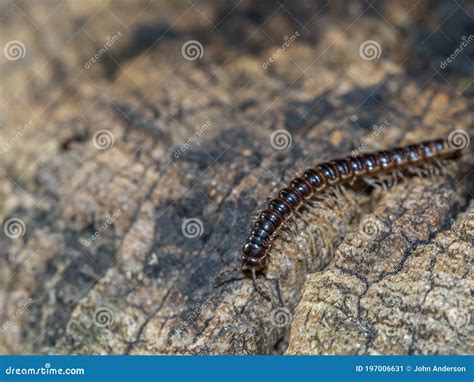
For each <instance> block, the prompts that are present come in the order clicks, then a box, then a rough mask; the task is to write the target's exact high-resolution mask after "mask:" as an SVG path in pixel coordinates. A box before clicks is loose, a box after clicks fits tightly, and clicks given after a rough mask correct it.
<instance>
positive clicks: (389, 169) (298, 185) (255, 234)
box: [241, 139, 460, 299]
mask: <svg viewBox="0 0 474 382" xmlns="http://www.w3.org/2000/svg"><path fill="white" fill-rule="evenodd" d="M459 152H460V149H459V148H458V147H452V146H451V145H450V144H449V143H448V140H443V139H438V140H433V141H425V142H422V143H419V144H412V145H408V146H405V147H399V148H394V149H390V150H386V151H378V152H374V153H367V154H362V155H358V156H351V157H346V158H343V159H336V160H332V161H329V162H324V163H320V164H318V165H316V166H315V167H314V168H309V169H307V170H306V171H304V172H303V174H302V175H300V176H297V177H296V178H294V179H293V180H291V181H290V183H289V184H288V186H287V187H285V188H283V189H281V190H280V191H279V192H278V196H277V197H276V198H274V199H272V200H271V201H270V202H269V203H268V205H267V207H266V209H264V210H263V211H261V212H260V214H259V215H258V218H257V220H256V222H255V223H254V225H253V227H252V229H251V231H250V234H249V235H248V237H247V240H246V241H245V244H244V246H243V249H242V268H241V269H242V270H244V271H245V270H250V271H252V275H253V280H254V285H255V288H256V289H257V290H259V292H260V293H261V294H262V295H263V296H264V297H266V298H267V299H269V298H268V296H266V295H265V293H263V292H262V291H261V290H260V288H259V287H258V285H257V283H256V276H255V273H256V271H260V270H262V269H264V268H265V266H266V265H267V262H268V258H269V251H270V248H271V246H272V241H273V239H274V238H275V236H276V234H277V233H278V231H279V229H280V228H281V227H283V226H284V223H285V222H286V221H287V220H288V217H290V216H292V215H293V213H294V212H296V211H297V210H298V209H299V208H301V207H302V206H303V205H305V203H306V202H307V201H308V200H309V199H311V198H312V197H313V196H315V195H316V194H318V193H322V192H323V191H324V190H326V189H328V188H330V187H337V186H338V185H342V184H347V183H349V184H352V183H354V182H355V181H357V180H364V179H365V178H367V177H374V176H378V175H380V174H390V173H400V172H403V171H406V170H410V169H414V168H416V167H420V166H423V165H426V164H430V163H433V162H435V161H437V160H443V159H454V158H456V157H457V156H458V154H459Z"/></svg>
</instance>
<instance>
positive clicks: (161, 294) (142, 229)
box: [0, 0, 474, 354]
mask: <svg viewBox="0 0 474 382" xmlns="http://www.w3.org/2000/svg"><path fill="white" fill-rule="evenodd" d="M257 3H258V4H257ZM104 4H105V5H104ZM0 15H1V17H2V23H1V25H0V42H1V46H2V47H3V46H5V45H6V44H7V43H8V42H10V41H12V40H19V41H21V42H22V43H23V44H24V46H25V48H26V54H25V56H24V57H23V58H20V59H18V60H11V59H6V57H5V53H4V56H2V57H1V61H0V71H1V82H0V85H1V89H2V91H1V92H0V97H1V98H0V105H1V106H0V113H1V114H0V115H1V130H0V148H1V151H0V155H1V163H2V166H1V168H0V212H1V216H2V223H3V226H4V230H2V232H1V233H0V234H1V236H0V325H1V326H0V329H1V332H0V352H1V353H44V352H46V353H80V354H85V353H87V354H90V353H91V354H98V353H101V354H110V353H111V354H124V353H125V354H157V353H172V354H181V353H192V354H202V353H204V354H209V353H225V354H261V353H265V354H282V353H285V352H286V353H287V354H294V353H298V354H299V353H305V354H320V353H334V354H363V353H370V354H372V353H382V354H392V353H400V354H407V353H423V354H428V353H448V354H451V353H463V354H464V353H473V349H474V348H473V343H472V330H473V319H472V312H473V309H474V305H473V300H472V293H473V290H474V285H473V281H472V280H473V278H472V268H471V265H472V260H473V226H472V224H473V210H472V208H473V204H472V200H471V199H472V193H473V185H472V172H473V168H472V144H471V146H469V147H468V148H467V149H466V150H465V151H466V155H465V156H464V158H463V160H460V161H458V163H457V164H456V165H453V166H450V167H448V168H447V171H446V173H445V175H439V176H433V177H430V178H422V177H419V176H412V177H409V178H407V179H406V180H405V181H404V182H403V183H401V184H398V185H396V186H395V187H393V188H391V189H389V190H387V191H384V190H382V189H376V190H373V189H371V188H363V187H354V188H349V189H347V190H346V192H345V194H344V198H341V197H338V198H337V203H334V200H332V201H331V200H330V201H329V202H330V203H332V205H331V206H320V207H315V208H312V209H305V210H303V211H302V212H301V217H300V218H298V220H297V221H296V223H295V227H293V231H294V233H293V234H291V233H290V234H289V235H284V234H282V235H281V236H280V237H279V238H278V239H277V240H276V242H275V245H274V250H273V251H272V255H273V256H272V260H271V263H270V265H269V267H268V269H267V270H266V271H265V273H264V274H263V275H260V276H259V282H260V283H261V284H262V287H263V288H265V289H266V290H267V291H268V293H270V294H271V295H272V297H273V299H272V302H271V303H270V302H267V301H265V300H264V299H263V298H262V296H261V295H259V294H258V293H256V291H255V290H254V288H253V285H252V282H251V280H250V279H249V278H242V276H241V275H238V274H237V276H238V277H237V279H235V280H232V278H229V277H228V278H227V280H230V281H229V282H225V283H223V284H222V285H220V286H219V287H217V288H214V287H213V284H214V279H215V277H216V276H218V275H219V274H220V273H221V272H222V271H224V270H226V269H229V268H231V267H233V266H238V265H239V257H240V256H239V251H240V248H241V245H242V242H243V241H244V239H245V235H246V234H247V233H248V230H249V225H250V221H251V217H252V215H253V213H254V212H255V211H256V210H257V209H258V208H259V207H262V206H263V205H264V203H265V202H266V197H267V196H269V195H271V194H272V193H274V192H275V191H276V190H277V189H278V188H280V187H282V185H283V184H284V182H285V181H287V180H288V179H290V178H291V177H293V176H294V175H295V174H296V173H297V172H298V171H299V170H301V169H302V168H305V167H309V166H312V165H314V164H315V163H317V162H319V161H322V160H325V159H331V158H335V157H339V156H343V155H348V154H350V153H351V151H352V150H375V149H380V148H384V147H389V146H394V145H400V144H407V143H411V142H416V141H420V140H423V139H429V138H436V137H444V136H447V135H448V134H449V133H450V132H451V131H452V130H453V129H455V128H461V129H464V131H466V132H468V134H471V135H472V89H469V84H470V82H471V81H472V79H471V78H470V77H469V75H470V74H472V66H470V61H469V59H468V56H469V55H470V54H471V53H472V46H473V45H469V46H468V47H467V48H465V49H464V50H463V53H462V54H459V55H457V57H456V58H455V59H454V60H453V61H452V63H450V64H449V65H448V66H447V67H446V68H445V69H441V68H440V62H442V61H443V60H445V58H446V57H449V56H450V55H451V54H452V53H453V51H454V50H455V49H456V48H457V47H458V46H459V43H460V42H461V41H462V40H461V37H462V36H463V35H465V36H466V35H467V36H469V33H468V28H469V27H470V26H472V17H471V16H472V9H469V6H468V5H467V4H463V5H462V6H458V5H457V4H452V3H450V2H440V3H439V4H438V5H436V6H434V5H433V4H428V3H424V2H420V3H418V4H417V5H416V6H413V5H412V2H408V1H407V2H403V1H402V2H383V3H379V2H375V3H373V4H371V3H367V2H365V1H361V2H353V3H351V4H349V5H347V3H346V2H341V3H339V2H331V3H326V2H321V3H318V2H308V3H306V2H305V1H301V2H288V3H287V4H284V6H282V5H281V4H275V3H274V2H273V1H268V2H267V1H261V2H260V1H259V2H253V1H240V2H235V3H232V2H229V1H222V2H216V1H199V2H192V3H189V2H187V1H186V2H182V3H180V2H152V3H148V2H140V1H137V2H128V1H114V2H113V3H97V2H94V1H90V2H89V1H81V2H77V1H72V0H71V1H68V0H66V1H65V2H59V1H58V2H57V3H54V2H51V4H46V3H42V2H29V1H26V2H18V3H10V2H6V1H2V2H1V3H0ZM437 28H438V29H437ZM119 32H120V34H118V33H119ZM295 32H298V35H296V38H295V39H293V38H292V37H291V36H295ZM107 36H109V37H110V39H109V41H114V42H113V44H112V46H111V47H110V48H108V49H107V51H106V52H105V53H104V54H100V57H99V59H98V60H97V62H95V63H92V65H89V67H86V66H87V63H88V62H89V60H90V59H91V57H93V56H94V55H95V54H96V53H98V52H99V51H100V49H101V48H103V46H104V44H105V43H106V41H107V39H106V38H107ZM114 36H118V38H116V39H115V37H114ZM285 36H286V37H287V39H285ZM189 40H198V41H199V42H200V43H201V44H202V46H203V55H202V57H201V58H199V59H196V60H186V59H185V58H184V57H183V54H182V46H183V44H184V43H185V42H186V41H189ZM367 40H375V41H376V42H377V43H378V44H379V46H380V57H378V58H377V57H376V58H375V59H364V58H363V57H362V55H361V54H360V52H359V48H360V47H361V44H363V43H364V42H365V41H367ZM285 41H290V42H291V43H290V44H289V46H288V47H285V49H282V44H283V43H284V42H285ZM278 49H280V51H279V50H278ZM272 56H273V57H275V59H274V60H273V62H269V61H268V60H269V58H270V57H272ZM262 63H268V65H267V68H264V67H263V66H265V65H262ZM29 121H31V123H29ZM374 125H376V126H378V128H377V129H375V130H374V129H373V126H374ZM279 129H284V130H286V131H287V132H289V133H290V134H291V138H292V143H291V145H289V147H288V148H286V149H284V150H277V149H275V147H274V146H275V145H272V144H271V141H272V139H271V136H272V133H274V132H276V131H277V130H279ZM103 130H106V135H105V136H104V135H103V136H102V137H106V138H109V139H111V140H109V142H105V141H98V138H97V137H98V136H97V133H98V132H100V131H103ZM19 132H21V134H19ZM101 144H105V147H104V145H102V146H101ZM183 145H184V146H183ZM98 147H99V149H98ZM12 218H15V219H20V220H21V222H23V223H24V232H22V235H12V234H11V233H10V234H9V235H6V233H5V232H4V231H5V227H6V223H7V222H8V220H9V219H12ZM188 219H198V221H197V222H198V226H197V229H198V234H197V235H193V233H192V232H191V234H185V233H186V232H185V230H184V227H185V226H186V222H187V221H188ZM199 224H201V226H199ZM12 236H14V237H12ZM15 236H18V237H15ZM189 236H195V237H189ZM305 280H306V281H305Z"/></svg>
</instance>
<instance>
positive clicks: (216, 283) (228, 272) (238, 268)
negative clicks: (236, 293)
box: [214, 267, 244, 288]
mask: <svg viewBox="0 0 474 382" xmlns="http://www.w3.org/2000/svg"><path fill="white" fill-rule="evenodd" d="M243 270H244V269H243V268H242V267H236V268H231V269H227V270H225V271H223V272H221V273H220V274H219V275H218V276H217V277H216V278H215V279H214V288H217V287H219V286H221V285H223V284H225V283H228V282H230V281H233V280H236V279H235V278H232V279H230V280H224V281H222V282H216V281H217V280H219V279H221V278H222V276H224V275H228V274H230V273H234V272H236V271H240V272H243Z"/></svg>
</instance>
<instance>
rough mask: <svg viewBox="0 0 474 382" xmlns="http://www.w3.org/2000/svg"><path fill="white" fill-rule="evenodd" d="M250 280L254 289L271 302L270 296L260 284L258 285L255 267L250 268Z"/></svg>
mask: <svg viewBox="0 0 474 382" xmlns="http://www.w3.org/2000/svg"><path fill="white" fill-rule="evenodd" d="M252 280H253V286H254V287H255V290H256V291H257V292H258V293H260V294H261V295H262V297H263V298H264V299H265V300H267V301H269V302H271V301H272V299H271V297H270V296H269V295H268V294H267V293H266V292H265V291H264V290H263V289H262V288H261V287H260V285H258V280H257V272H256V271H255V268H252Z"/></svg>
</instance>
